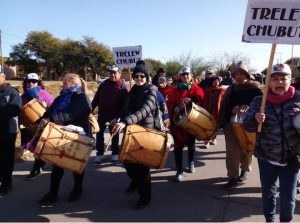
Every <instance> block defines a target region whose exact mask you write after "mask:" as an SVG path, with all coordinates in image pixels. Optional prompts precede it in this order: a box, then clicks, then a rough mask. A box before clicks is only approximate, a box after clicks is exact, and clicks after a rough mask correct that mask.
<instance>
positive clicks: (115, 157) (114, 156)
mask: <svg viewBox="0 0 300 223" xmlns="http://www.w3.org/2000/svg"><path fill="white" fill-rule="evenodd" d="M118 160H119V155H111V161H113V162H116V161H118Z"/></svg>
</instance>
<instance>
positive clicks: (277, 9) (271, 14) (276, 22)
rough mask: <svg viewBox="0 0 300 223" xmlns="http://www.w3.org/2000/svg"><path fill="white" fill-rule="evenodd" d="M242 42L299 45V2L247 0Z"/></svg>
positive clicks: (297, 0)
mask: <svg viewBox="0 0 300 223" xmlns="http://www.w3.org/2000/svg"><path fill="white" fill-rule="evenodd" d="M242 41H243V42H248V43H279V44H300V2H299V0H281V1H280V0H248V6H247V11H246V17H245V22H244V31H243V37H242Z"/></svg>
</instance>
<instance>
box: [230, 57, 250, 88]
mask: <svg viewBox="0 0 300 223" xmlns="http://www.w3.org/2000/svg"><path fill="white" fill-rule="evenodd" d="M232 77H233V78H234V80H235V82H236V83H237V84H242V83H244V82H245V81H246V80H247V79H249V78H250V75H249V72H248V67H247V65H246V64H245V63H244V62H243V61H240V62H238V63H237V65H236V67H235V69H234V71H233V72H232Z"/></svg>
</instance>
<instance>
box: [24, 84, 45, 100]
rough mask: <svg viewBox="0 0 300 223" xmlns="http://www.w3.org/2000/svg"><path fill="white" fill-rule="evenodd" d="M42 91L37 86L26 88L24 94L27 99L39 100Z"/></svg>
mask: <svg viewBox="0 0 300 223" xmlns="http://www.w3.org/2000/svg"><path fill="white" fill-rule="evenodd" d="M40 90H41V87H40V86H36V87H33V88H26V90H25V92H24V93H25V95H26V97H28V98H30V99H34V98H36V99H38V98H39V92H40Z"/></svg>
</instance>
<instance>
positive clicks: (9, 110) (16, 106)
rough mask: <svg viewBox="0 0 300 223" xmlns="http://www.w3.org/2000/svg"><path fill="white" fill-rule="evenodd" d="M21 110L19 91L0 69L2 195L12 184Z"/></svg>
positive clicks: (0, 186) (0, 179)
mask: <svg viewBox="0 0 300 223" xmlns="http://www.w3.org/2000/svg"><path fill="white" fill-rule="evenodd" d="M20 112H21V97H20V95H19V92H18V91H17V90H16V89H15V88H13V87H11V86H10V85H9V84H8V83H6V82H5V74H4V72H2V71H1V70H0V183H1V185H0V196H5V195H6V194H7V192H8V191H9V190H10V189H11V186H12V172H13V170H14V161H15V144H16V137H17V128H18V115H19V114H20Z"/></svg>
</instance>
